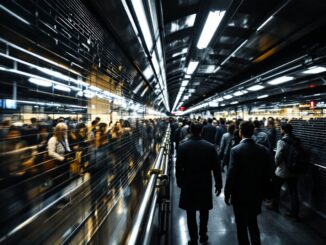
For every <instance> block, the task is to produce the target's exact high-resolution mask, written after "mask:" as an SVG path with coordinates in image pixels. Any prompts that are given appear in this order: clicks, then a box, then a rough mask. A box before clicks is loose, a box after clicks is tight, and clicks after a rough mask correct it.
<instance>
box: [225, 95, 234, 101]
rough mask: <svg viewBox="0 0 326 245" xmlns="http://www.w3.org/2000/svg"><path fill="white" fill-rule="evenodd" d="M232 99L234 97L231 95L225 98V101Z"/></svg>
mask: <svg viewBox="0 0 326 245" xmlns="http://www.w3.org/2000/svg"><path fill="white" fill-rule="evenodd" d="M232 98H233V96H232V95H230V94H228V95H225V96H223V99H225V100H229V99H232Z"/></svg>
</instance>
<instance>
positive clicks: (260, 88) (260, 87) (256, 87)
mask: <svg viewBox="0 0 326 245" xmlns="http://www.w3.org/2000/svg"><path fill="white" fill-rule="evenodd" d="M264 88H265V87H264V86H262V85H254V86H251V87H249V88H247V90H249V91H258V90H262V89H264Z"/></svg>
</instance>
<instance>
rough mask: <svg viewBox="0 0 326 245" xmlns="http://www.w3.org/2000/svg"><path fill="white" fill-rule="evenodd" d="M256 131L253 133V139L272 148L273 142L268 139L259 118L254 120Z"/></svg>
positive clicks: (269, 148)
mask: <svg viewBox="0 0 326 245" xmlns="http://www.w3.org/2000/svg"><path fill="white" fill-rule="evenodd" d="M254 127H255V131H254V134H253V135H252V139H253V140H254V141H255V142H256V143H257V144H261V145H263V146H265V147H266V148H267V149H268V150H271V144H270V142H269V139H268V135H267V133H265V132H264V131H263V130H262V129H261V122H259V121H258V120H255V121H254Z"/></svg>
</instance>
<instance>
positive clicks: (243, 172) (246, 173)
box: [224, 139, 272, 213]
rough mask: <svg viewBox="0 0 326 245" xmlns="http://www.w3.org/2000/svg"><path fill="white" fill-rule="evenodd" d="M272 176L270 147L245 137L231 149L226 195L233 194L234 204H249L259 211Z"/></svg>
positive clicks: (232, 200)
mask: <svg viewBox="0 0 326 245" xmlns="http://www.w3.org/2000/svg"><path fill="white" fill-rule="evenodd" d="M271 177H272V165H271V157H270V153H269V152H268V149H267V148H266V147H264V146H261V145H259V144H256V143H255V142H254V141H253V140H252V139H244V140H242V141H241V142H240V144H239V145H237V146H235V147H233V148H232V149H231V156H230V164H229V169H228V174H227V178H226V183H225V190H224V193H225V196H226V197H228V196H230V195H231V202H232V203H233V204H237V205H238V204H240V205H241V204H243V205H244V206H247V205H249V206H251V207H252V208H253V209H254V210H255V211H257V213H259V212H260V211H261V202H262V199H263V196H264V194H265V193H264V191H266V190H267V189H268V185H269V180H270V179H271Z"/></svg>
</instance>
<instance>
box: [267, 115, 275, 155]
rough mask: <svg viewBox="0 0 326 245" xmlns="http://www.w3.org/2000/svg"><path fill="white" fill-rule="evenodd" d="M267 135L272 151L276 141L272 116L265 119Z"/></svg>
mask: <svg viewBox="0 0 326 245" xmlns="http://www.w3.org/2000/svg"><path fill="white" fill-rule="evenodd" d="M267 136H268V139H269V142H270V144H271V149H272V151H271V152H274V151H273V150H274V149H276V143H277V130H276V128H275V121H274V118H269V119H268V121H267Z"/></svg>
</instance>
